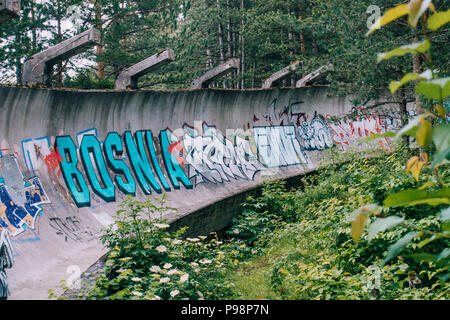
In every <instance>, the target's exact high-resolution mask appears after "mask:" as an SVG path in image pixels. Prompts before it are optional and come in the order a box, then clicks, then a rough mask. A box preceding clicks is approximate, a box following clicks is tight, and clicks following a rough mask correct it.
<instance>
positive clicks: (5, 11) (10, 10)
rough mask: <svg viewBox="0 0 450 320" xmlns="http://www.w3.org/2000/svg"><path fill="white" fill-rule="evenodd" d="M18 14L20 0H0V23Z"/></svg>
mask: <svg viewBox="0 0 450 320" xmlns="http://www.w3.org/2000/svg"><path fill="white" fill-rule="evenodd" d="M19 15H20V0H0V23H3V22H6V21H9V20H11V19H13V18H17V17H18V16H19Z"/></svg>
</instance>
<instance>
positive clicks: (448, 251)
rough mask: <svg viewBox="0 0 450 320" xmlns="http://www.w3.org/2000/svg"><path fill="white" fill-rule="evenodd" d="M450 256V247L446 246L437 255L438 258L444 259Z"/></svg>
mask: <svg viewBox="0 0 450 320" xmlns="http://www.w3.org/2000/svg"><path fill="white" fill-rule="evenodd" d="M449 256H450V248H445V249H444V250H442V252H441V253H440V254H439V255H438V256H437V260H438V261H440V260H444V259H447V258H448V257H449Z"/></svg>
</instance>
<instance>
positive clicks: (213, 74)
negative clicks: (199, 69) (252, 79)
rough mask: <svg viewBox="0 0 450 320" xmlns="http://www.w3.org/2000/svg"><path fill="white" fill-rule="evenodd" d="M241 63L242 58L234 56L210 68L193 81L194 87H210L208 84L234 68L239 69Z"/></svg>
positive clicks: (192, 86) (192, 85)
mask: <svg viewBox="0 0 450 320" xmlns="http://www.w3.org/2000/svg"><path fill="white" fill-rule="evenodd" d="M240 64H241V60H239V59H236V58H233V59H230V60H228V61H226V62H224V63H222V64H220V65H218V66H217V67H215V68H213V69H211V70H209V71H208V72H206V73H205V74H204V75H202V76H201V77H198V78H197V79H195V80H194V81H192V83H191V88H192V89H199V88H208V85H209V84H210V83H211V82H213V81H214V80H217V79H219V78H220V77H223V76H224V75H226V74H228V73H229V72H230V71H232V70H237V69H239V66H240Z"/></svg>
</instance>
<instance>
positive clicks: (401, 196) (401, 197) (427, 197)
mask: <svg viewBox="0 0 450 320" xmlns="http://www.w3.org/2000/svg"><path fill="white" fill-rule="evenodd" d="M383 204H384V205H385V206H386V207H393V206H413V205H417V204H428V205H431V206H437V205H440V204H449V205H450V188H442V189H439V190H438V191H427V190H420V189H407V190H403V191H400V192H397V193H394V194H391V195H390V196H388V197H387V198H386V199H384V202H383Z"/></svg>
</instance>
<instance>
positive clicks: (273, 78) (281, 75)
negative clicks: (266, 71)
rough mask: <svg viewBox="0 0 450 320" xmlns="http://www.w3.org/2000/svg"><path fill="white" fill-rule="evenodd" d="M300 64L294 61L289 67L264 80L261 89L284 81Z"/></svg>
mask: <svg viewBox="0 0 450 320" xmlns="http://www.w3.org/2000/svg"><path fill="white" fill-rule="evenodd" d="M300 64H301V61H295V62H293V63H291V64H290V65H288V66H287V67H286V68H283V69H281V70H280V71H278V72H275V73H274V74H273V75H271V76H270V77H269V78H267V79H266V80H264V82H263V85H262V88H264V89H268V88H270V87H272V85H273V83H274V82H276V81H280V80H283V79H286V78H287V77H289V76H290V75H291V74H292V73H294V72H295V70H297V68H298V66H299V65H300Z"/></svg>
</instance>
